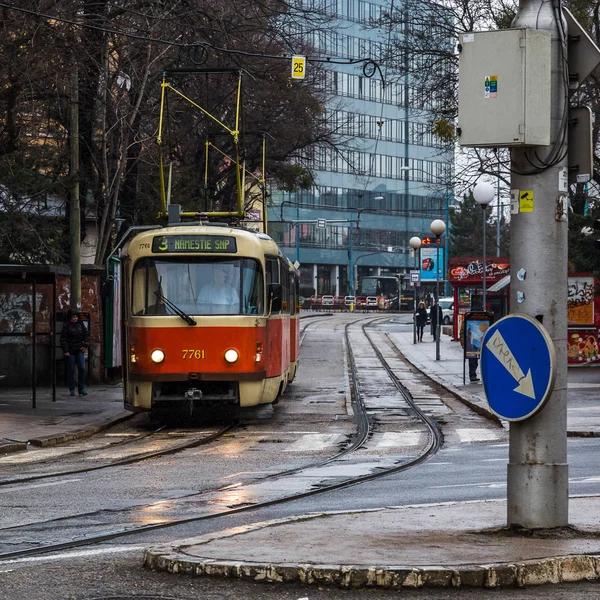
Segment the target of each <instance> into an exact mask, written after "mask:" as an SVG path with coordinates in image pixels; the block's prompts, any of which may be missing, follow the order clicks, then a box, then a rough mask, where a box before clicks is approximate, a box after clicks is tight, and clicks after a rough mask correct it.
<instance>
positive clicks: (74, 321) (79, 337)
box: [60, 309, 90, 396]
mask: <svg viewBox="0 0 600 600" xmlns="http://www.w3.org/2000/svg"><path fill="white" fill-rule="evenodd" d="M67 319H68V320H67V322H66V323H65V325H64V327H63V328H62V332H61V334H60V345H61V347H62V349H63V352H64V355H65V364H66V368H67V384H68V386H69V391H70V395H71V396H74V395H75V366H77V388H78V390H79V395H80V396H87V395H88V393H87V392H86V390H85V387H84V386H85V351H86V349H87V347H88V346H89V345H90V334H89V332H88V330H87V327H86V326H85V323H83V321H80V320H79V316H78V314H77V311H75V310H73V309H69V312H68V313H67Z"/></svg>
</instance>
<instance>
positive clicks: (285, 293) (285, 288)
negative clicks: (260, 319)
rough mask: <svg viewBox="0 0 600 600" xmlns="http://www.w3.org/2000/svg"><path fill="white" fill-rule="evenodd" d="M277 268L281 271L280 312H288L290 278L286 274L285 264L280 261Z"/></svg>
mask: <svg viewBox="0 0 600 600" xmlns="http://www.w3.org/2000/svg"><path fill="white" fill-rule="evenodd" d="M279 268H280V269H281V273H282V274H283V275H282V277H281V312H282V313H286V314H289V313H290V278H289V277H288V276H287V275H288V268H287V265H286V264H285V263H284V262H283V261H281V262H280V264H279Z"/></svg>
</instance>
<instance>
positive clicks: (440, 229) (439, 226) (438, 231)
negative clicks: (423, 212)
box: [429, 219, 446, 360]
mask: <svg viewBox="0 0 600 600" xmlns="http://www.w3.org/2000/svg"><path fill="white" fill-rule="evenodd" d="M429 229H431V233H433V235H435V237H436V238H437V239H436V247H437V257H436V261H435V302H434V304H433V308H434V310H435V311H436V312H437V314H436V315H435V317H436V325H435V360H440V333H441V331H442V328H441V325H442V323H441V319H440V315H439V300H440V236H441V235H443V233H444V231H446V223H444V221H442V220H441V219H436V220H435V221H432V222H431V225H430V226H429ZM436 303H438V304H437V306H436Z"/></svg>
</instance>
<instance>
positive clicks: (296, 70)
mask: <svg viewBox="0 0 600 600" xmlns="http://www.w3.org/2000/svg"><path fill="white" fill-rule="evenodd" d="M305 74H306V56H292V79H304V75H305Z"/></svg>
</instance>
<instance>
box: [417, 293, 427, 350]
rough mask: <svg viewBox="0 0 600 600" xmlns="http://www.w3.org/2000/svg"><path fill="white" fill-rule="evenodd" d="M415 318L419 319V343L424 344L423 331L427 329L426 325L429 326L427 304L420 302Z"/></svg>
mask: <svg viewBox="0 0 600 600" xmlns="http://www.w3.org/2000/svg"><path fill="white" fill-rule="evenodd" d="M415 317H416V319H417V341H418V342H422V341H423V330H424V329H425V325H427V309H426V308H425V302H423V301H422V300H421V302H419V307H418V308H417V312H416V314H415Z"/></svg>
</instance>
